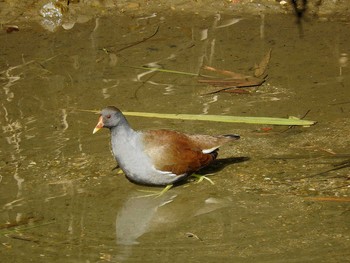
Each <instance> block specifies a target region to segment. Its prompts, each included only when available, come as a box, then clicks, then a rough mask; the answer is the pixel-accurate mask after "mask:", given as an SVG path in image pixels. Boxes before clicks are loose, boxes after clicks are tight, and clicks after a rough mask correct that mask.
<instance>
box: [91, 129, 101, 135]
mask: <svg viewBox="0 0 350 263" xmlns="http://www.w3.org/2000/svg"><path fill="white" fill-rule="evenodd" d="M100 129H101V128H98V127H95V129H94V130H93V131H92V134H95V133H96V132H98V131H99V130H100Z"/></svg>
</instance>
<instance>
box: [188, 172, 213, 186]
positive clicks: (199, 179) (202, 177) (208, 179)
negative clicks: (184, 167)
mask: <svg viewBox="0 0 350 263" xmlns="http://www.w3.org/2000/svg"><path fill="white" fill-rule="evenodd" d="M191 176H193V177H195V178H197V182H196V183H197V184H199V183H200V182H202V181H203V180H204V179H205V180H207V181H209V183H211V184H212V185H214V184H215V183H214V182H213V180H211V179H210V178H208V177H206V176H204V175H199V174H192V175H191Z"/></svg>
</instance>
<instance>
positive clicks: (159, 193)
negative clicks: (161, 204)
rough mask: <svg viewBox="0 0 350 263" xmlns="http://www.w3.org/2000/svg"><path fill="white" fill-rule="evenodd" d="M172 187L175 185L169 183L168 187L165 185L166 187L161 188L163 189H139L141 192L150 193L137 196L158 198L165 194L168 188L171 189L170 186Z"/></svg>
mask: <svg viewBox="0 0 350 263" xmlns="http://www.w3.org/2000/svg"><path fill="white" fill-rule="evenodd" d="M172 187H173V185H172V184H168V185H167V186H166V187H164V189H163V190H161V191H151V190H138V191H140V192H143V193H148V194H145V195H141V196H138V197H137V198H142V197H154V198H157V197H160V196H162V195H163V194H165V193H166V192H168V190H169V189H170V188H172Z"/></svg>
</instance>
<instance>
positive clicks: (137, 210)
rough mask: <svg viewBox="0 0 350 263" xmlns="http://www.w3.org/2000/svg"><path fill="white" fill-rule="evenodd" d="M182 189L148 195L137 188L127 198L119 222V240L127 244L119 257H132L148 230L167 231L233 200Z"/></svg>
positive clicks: (117, 239)
mask: <svg viewBox="0 0 350 263" xmlns="http://www.w3.org/2000/svg"><path fill="white" fill-rule="evenodd" d="M182 190H183V188H175V189H171V191H169V192H166V193H164V194H163V195H161V196H159V197H144V196H143V193H141V192H139V191H135V192H132V193H131V194H130V195H129V196H128V198H127V199H125V202H124V203H123V204H122V207H121V208H120V209H119V210H118V213H117V216H116V224H115V226H116V242H117V244H118V245H123V251H119V252H121V254H119V256H118V258H119V260H123V259H124V260H125V259H126V258H128V257H129V256H130V254H131V249H132V246H133V245H136V244H139V243H140V241H139V240H138V239H139V238H140V237H141V236H143V235H144V234H145V233H149V232H152V231H167V229H168V228H169V226H170V225H176V223H177V222H178V223H180V222H182V221H184V220H187V219H189V218H191V217H195V216H200V215H203V214H207V213H210V212H213V211H215V210H217V209H220V208H223V207H226V206H228V205H229V204H230V203H231V202H230V200H228V199H219V198H213V197H208V196H203V197H200V196H196V198H191V196H189V195H185V194H180V193H181V192H182ZM186 190H188V189H186ZM170 223H171V224H170Z"/></svg>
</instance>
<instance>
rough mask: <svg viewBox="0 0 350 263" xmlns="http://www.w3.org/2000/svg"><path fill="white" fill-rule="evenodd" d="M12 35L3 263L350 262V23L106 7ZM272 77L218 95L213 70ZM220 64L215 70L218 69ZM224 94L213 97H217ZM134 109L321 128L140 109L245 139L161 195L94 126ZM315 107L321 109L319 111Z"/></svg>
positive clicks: (2, 37)
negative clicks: (137, 178)
mask: <svg viewBox="0 0 350 263" xmlns="http://www.w3.org/2000/svg"><path fill="white" fill-rule="evenodd" d="M18 26H19V28H20V30H19V31H15V32H12V33H6V32H5V31H2V32H1V33H0V43H1V49H0V55H1V59H0V87H1V88H0V94H1V107H0V119H1V127H2V131H1V132H0V140H1V149H0V169H1V170H0V172H1V173H0V205H1V206H0V207H1V210H0V243H1V244H0V250H1V256H0V257H1V261H2V262H10V261H11V262H52V261H55V262H156V261H158V262H199V261H203V262H221V261H222V262H228V261H229V262H232V261H234V262H349V261H350V252H349V247H350V230H349V226H350V225H349V222H350V210H349V201H350V200H349V198H350V197H349V195H350V189H349V166H350V165H349V163H350V161H349V160H350V152H349V146H350V142H349V129H350V121H349V113H350V101H349V97H350V90H349V85H350V71H349V65H348V56H349V54H350V47H349V44H348V40H349V39H350V31H349V23H348V21H341V22H339V21H338V22H337V21H334V22H331V21H327V22H325V21H320V20H317V19H311V20H308V21H304V22H303V24H302V28H301V27H298V25H297V24H296V23H295V19H294V17H292V16H288V15H272V14H266V15H263V14H261V15H256V16H252V15H249V16H248V15H239V16H235V15H232V13H231V14H221V15H219V14H207V15H205V16H204V15H192V14H186V13H177V12H172V13H169V12H164V13H157V14H150V15H148V16H142V17H132V16H129V15H127V14H125V15H119V16H106V17H99V18H95V19H91V20H89V21H87V22H85V23H81V24H76V25H74V27H73V28H71V29H70V30H65V29H63V28H59V29H57V30H56V31H55V32H48V31H47V30H45V29H43V27H42V26H40V25H39V24H38V23H36V22H32V23H31V22H28V23H25V24H24V23H22V24H18ZM270 49H271V50H272V53H271V59H270V61H269V64H268V68H267V77H266V81H265V83H264V84H262V85H261V86H259V87H251V88H245V90H246V91H248V92H247V93H212V92H213V91H216V90H217V89H218V87H213V86H210V85H207V84H203V83H199V82H198V77H196V76H193V75H189V74H187V75H186V74H182V73H181V74H179V72H170V71H167V72H165V71H156V72H155V71H150V70H148V69H144V68H141V67H142V66H145V65H147V66H152V67H159V68H162V69H166V70H175V71H180V72H186V73H193V74H197V73H201V74H203V69H202V67H203V65H208V66H211V67H214V68H218V69H225V70H230V71H234V72H239V73H242V74H247V75H251V74H252V72H253V71H254V64H256V63H259V61H261V59H262V58H263V57H264V56H265V54H266V53H267V52H268V51H269V50H270ZM207 73H208V72H207ZM209 93H210V94H209ZM107 105H115V106H118V107H119V108H120V109H121V110H123V111H136V112H158V113H189V114H217V115H238V116H261V117H262V116H270V117H288V116H296V117H299V118H302V117H304V118H305V119H307V120H313V121H317V124H316V125H314V126H311V127H288V126H287V127H285V126H284V127H277V126H271V125H252V124H227V123H209V122H196V121H180V120H166V119H152V118H149V119H146V118H140V117H129V118H128V119H129V121H130V123H131V125H132V126H133V127H134V128H135V129H157V128H168V129H175V130H178V131H182V132H187V133H203V134H228V133H237V134H240V135H241V140H240V141H237V142H235V143H232V144H230V145H227V146H225V147H223V148H222V149H221V150H220V154H219V159H218V160H217V161H216V162H215V163H214V164H213V165H212V166H210V167H208V168H206V169H205V170H203V171H201V174H205V175H207V176H208V177H209V178H210V179H212V180H213V182H214V183H215V184H214V185H212V184H210V183H209V182H208V181H206V180H204V181H202V182H201V183H196V181H195V180H194V179H193V180H192V179H191V180H189V181H188V182H186V183H184V184H182V185H180V186H178V187H175V188H173V189H171V190H170V191H168V192H167V193H166V194H164V195H163V196H161V197H159V198H153V197H143V195H145V193H144V192H141V191H140V190H159V189H158V188H150V187H143V186H138V185H134V184H132V183H130V182H129V181H128V180H127V179H126V178H125V177H124V175H123V174H122V173H120V171H118V170H112V169H113V168H114V167H115V165H116V163H115V161H114V159H113V156H112V155H111V153H110V147H109V133H108V131H107V130H104V131H102V132H99V133H98V134H95V135H92V130H93V128H94V126H95V125H96V123H97V118H98V115H96V114H94V113H93V112H91V111H92V110H100V109H102V108H103V107H105V106H107ZM305 114H306V116H305Z"/></svg>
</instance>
